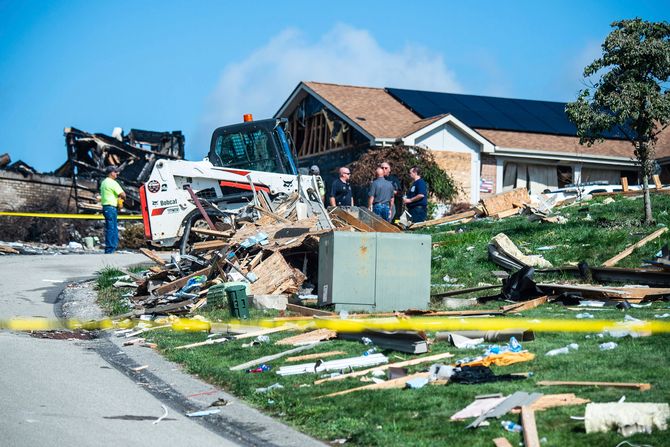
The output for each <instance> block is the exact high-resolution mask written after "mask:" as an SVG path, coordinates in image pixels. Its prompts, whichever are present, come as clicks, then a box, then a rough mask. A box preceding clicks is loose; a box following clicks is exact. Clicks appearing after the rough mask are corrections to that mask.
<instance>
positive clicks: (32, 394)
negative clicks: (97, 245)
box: [0, 254, 318, 447]
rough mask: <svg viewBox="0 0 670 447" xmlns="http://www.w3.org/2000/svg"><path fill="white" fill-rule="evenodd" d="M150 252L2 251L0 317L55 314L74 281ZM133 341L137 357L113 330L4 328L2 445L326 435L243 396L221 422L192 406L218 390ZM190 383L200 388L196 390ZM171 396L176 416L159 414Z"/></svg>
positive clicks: (277, 440) (268, 440) (0, 339)
mask: <svg viewBox="0 0 670 447" xmlns="http://www.w3.org/2000/svg"><path fill="white" fill-rule="evenodd" d="M145 261H146V258H144V257H143V256H142V255H134V254H131V255H129V254H122V255H121V254H114V255H61V256H3V257H0V287H1V288H2V293H1V294H0V319H9V318H12V317H17V316H23V317H37V318H40V317H44V318H55V313H54V312H55V309H57V305H56V304H57V303H56V301H57V300H58V297H59V294H60V293H61V292H62V290H63V289H64V288H65V286H66V285H67V284H68V283H69V282H72V281H77V280H81V279H86V278H90V277H92V276H93V274H94V272H95V271H96V270H98V269H100V268H102V267H104V266H109V265H113V266H127V265H131V264H134V263H139V262H145ZM135 349H136V354H132V355H135V358H134V359H133V358H132V357H129V356H128V355H126V353H125V352H123V351H122V350H121V348H120V343H119V342H115V341H114V340H111V339H110V337H105V338H104V340H93V341H88V340H74V341H73V340H53V339H40V338H35V337H32V336H30V335H29V334H27V333H13V332H8V331H0V402H2V404H1V405H0V445H2V446H72V445H76V446H89V445H90V446H118V445H141V446H144V447H146V446H167V445H196V446H211V445H217V446H233V445H311V444H315V445H318V443H317V442H316V441H314V440H313V439H311V438H308V437H306V436H304V435H302V434H300V433H297V432H295V431H293V430H292V429H290V428H288V427H285V426H283V425H282V424H279V423H277V422H275V421H273V420H271V419H270V418H267V417H266V416H264V415H261V414H260V413H258V412H257V411H255V410H253V409H250V408H248V407H246V406H244V405H243V404H242V403H240V402H236V403H235V405H236V407H235V408H233V409H231V410H228V411H229V413H230V416H225V415H224V416H221V417H219V418H218V419H217V421H215V422H214V423H211V422H205V421H203V419H205V418H198V419H196V418H193V419H191V418H188V417H186V416H184V414H185V412H186V411H188V409H189V408H190V409H191V410H193V409H194V408H193V407H194V406H197V405H199V404H202V405H203V407H206V406H207V405H208V404H206V403H205V402H206V401H207V399H209V402H211V399H213V398H216V397H218V396H220V395H221V392H220V390H216V389H214V388H213V387H212V386H211V385H207V384H205V383H203V382H200V381H197V380H196V379H193V378H191V377H190V376H187V375H185V374H183V373H181V372H180V371H179V370H178V368H177V367H176V366H175V365H174V364H171V363H169V362H166V361H165V360H164V359H162V358H161V357H160V356H158V355H157V354H156V353H153V352H152V351H151V350H150V349H146V348H139V347H138V348H135ZM142 356H144V357H142ZM137 362H148V363H149V364H151V366H152V368H151V369H150V370H145V371H143V372H142V373H139V374H141V375H137V376H133V374H138V373H131V372H129V371H130V369H129V367H130V366H137ZM203 390H205V391H203ZM188 393H192V394H193V395H194V396H202V398H201V400H200V401H198V400H197V399H196V400H188V399H186V398H184V395H186V394H188ZM225 398H226V399H230V400H231V401H232V400H234V398H233V397H232V396H228V395H226V396H225ZM163 406H165V408H167V409H168V416H167V417H166V418H165V419H163V420H162V421H160V422H159V423H157V424H153V421H155V420H156V419H158V418H159V417H160V416H161V415H163V413H164V409H163V408H164V407H163ZM230 407H233V405H228V406H227V407H223V408H224V409H228V408H230ZM195 409H197V408H195ZM239 417H243V418H246V419H245V420H246V425H245V421H242V423H240V421H239ZM208 418H209V417H208ZM235 418H238V419H235ZM259 425H262V427H261V426H259ZM268 427H270V428H272V430H269V429H268ZM254 432H255V433H254ZM270 432H272V433H270ZM282 440H283V441H282Z"/></svg>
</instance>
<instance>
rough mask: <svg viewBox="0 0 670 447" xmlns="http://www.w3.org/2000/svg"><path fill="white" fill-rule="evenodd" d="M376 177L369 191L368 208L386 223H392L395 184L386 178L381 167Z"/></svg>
mask: <svg viewBox="0 0 670 447" xmlns="http://www.w3.org/2000/svg"><path fill="white" fill-rule="evenodd" d="M375 175H376V177H377V178H375V180H374V181H373V182H372V184H371V185H370V190H369V191H368V208H369V209H370V211H372V212H373V213H375V214H376V215H378V216H379V217H381V218H382V219H384V220H385V221H387V222H390V220H391V208H392V207H393V192H394V190H395V187H394V186H393V183H391V182H389V181H388V180H386V179H385V178H384V170H383V169H382V168H381V167H378V168H377V170H376V171H375Z"/></svg>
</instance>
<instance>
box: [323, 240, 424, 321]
mask: <svg viewBox="0 0 670 447" xmlns="http://www.w3.org/2000/svg"><path fill="white" fill-rule="evenodd" d="M430 253H431V239H430V236H429V235H422V234H406V233H354V232H345V231H335V232H332V233H328V234H325V235H323V236H322V237H321V240H320V243H319V290H318V295H319V304H321V305H326V304H334V305H335V310H336V311H339V310H365V311H376V312H386V311H392V310H405V309H426V308H427V307H428V303H429V300H430Z"/></svg>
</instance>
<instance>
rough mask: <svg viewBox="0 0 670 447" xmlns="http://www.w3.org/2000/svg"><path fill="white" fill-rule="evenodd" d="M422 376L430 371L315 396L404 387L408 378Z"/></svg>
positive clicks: (425, 375)
mask: <svg viewBox="0 0 670 447" xmlns="http://www.w3.org/2000/svg"><path fill="white" fill-rule="evenodd" d="M424 377H430V373H429V372H420V373H416V374H410V375H408V376H405V377H399V378H397V379H391V380H387V381H386V382H381V383H372V384H370V385H364V386H359V387H357V388H350V389H348V390H344V391H337V392H335V393H330V394H326V395H325V396H319V397H317V399H321V398H322V397H334V396H342V395H344V394H349V393H354V392H356V391H364V390H390V389H397V388H405V386H406V385H407V382H409V381H410V380H412V379H419V378H424Z"/></svg>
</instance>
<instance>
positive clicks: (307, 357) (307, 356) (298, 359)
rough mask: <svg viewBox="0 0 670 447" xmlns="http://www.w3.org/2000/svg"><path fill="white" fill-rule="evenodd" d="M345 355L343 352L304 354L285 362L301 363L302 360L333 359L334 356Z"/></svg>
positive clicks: (289, 358)
mask: <svg viewBox="0 0 670 447" xmlns="http://www.w3.org/2000/svg"><path fill="white" fill-rule="evenodd" d="M343 354H346V352H344V351H326V352H317V353H316V354H305V355H297V356H294V357H288V358H287V359H286V361H287V362H301V361H303V360H314V359H323V358H326V357H333V356H336V355H343Z"/></svg>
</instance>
